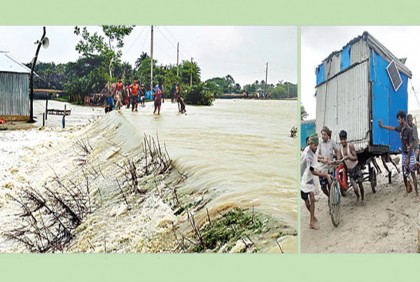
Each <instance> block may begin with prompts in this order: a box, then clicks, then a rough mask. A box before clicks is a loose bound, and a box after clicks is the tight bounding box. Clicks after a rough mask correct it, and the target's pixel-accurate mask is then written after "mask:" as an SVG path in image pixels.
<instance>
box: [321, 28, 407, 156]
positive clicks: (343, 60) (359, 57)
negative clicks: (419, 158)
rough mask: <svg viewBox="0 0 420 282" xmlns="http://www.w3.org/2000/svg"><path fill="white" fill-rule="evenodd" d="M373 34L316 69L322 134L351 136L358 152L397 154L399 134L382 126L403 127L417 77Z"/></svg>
mask: <svg viewBox="0 0 420 282" xmlns="http://www.w3.org/2000/svg"><path fill="white" fill-rule="evenodd" d="M404 63H405V59H398V58H397V57H396V56H395V55H394V54H392V53H391V52H390V51H389V50H388V49H387V48H386V47H385V46H384V45H382V44H381V43H380V42H379V41H378V40H377V39H376V38H374V37H373V36H372V35H371V34H369V33H368V32H364V33H363V35H361V36H358V37H356V38H354V39H353V40H351V41H350V42H348V43H347V44H346V45H345V46H344V47H343V48H342V49H341V50H339V51H335V52H333V53H331V54H330V55H329V56H328V57H327V58H326V59H325V60H324V61H323V62H322V63H321V64H320V65H319V66H318V67H317V68H316V71H315V73H316V103H317V105H316V131H317V132H320V130H321V128H322V126H324V125H326V126H328V127H329V128H330V129H331V130H332V132H333V135H332V138H333V139H335V140H336V141H337V142H338V141H339V138H338V133H339V132H340V130H343V129H344V130H346V131H347V133H348V141H349V142H351V143H353V144H354V145H355V147H356V150H357V151H358V152H369V153H373V154H381V153H385V152H392V153H397V152H398V150H399V148H400V146H401V144H400V140H399V135H398V134H396V133H395V132H390V131H388V130H383V129H381V128H379V125H378V121H379V120H382V122H383V123H384V124H387V125H392V126H398V123H397V119H396V114H397V112H398V111H400V110H404V111H406V112H407V108H408V105H407V103H408V91H407V85H408V79H409V78H411V77H412V74H411V71H410V70H409V69H408V68H407V67H406V66H405V65H404Z"/></svg>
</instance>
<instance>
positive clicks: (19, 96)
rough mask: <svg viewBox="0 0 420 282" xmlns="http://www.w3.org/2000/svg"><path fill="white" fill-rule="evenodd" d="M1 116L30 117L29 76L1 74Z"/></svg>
mask: <svg viewBox="0 0 420 282" xmlns="http://www.w3.org/2000/svg"><path fill="white" fill-rule="evenodd" d="M0 115H29V74H19V73H10V72H7V73H6V72H3V73H2V72H0Z"/></svg>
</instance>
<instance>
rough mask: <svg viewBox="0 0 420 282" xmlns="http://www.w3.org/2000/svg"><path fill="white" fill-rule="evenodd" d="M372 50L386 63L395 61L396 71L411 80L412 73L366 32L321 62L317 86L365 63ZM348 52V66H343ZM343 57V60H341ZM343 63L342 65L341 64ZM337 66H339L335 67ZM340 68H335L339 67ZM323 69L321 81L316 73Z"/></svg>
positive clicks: (318, 68)
mask: <svg viewBox="0 0 420 282" xmlns="http://www.w3.org/2000/svg"><path fill="white" fill-rule="evenodd" d="M371 50H374V51H375V52H376V53H378V54H379V55H381V56H382V58H383V59H385V60H386V61H387V62H388V63H390V62H391V61H392V60H394V61H395V63H396V65H397V67H398V70H399V71H400V72H402V73H404V74H405V75H406V76H407V77H409V78H411V76H412V73H411V71H410V69H408V68H407V67H406V66H405V65H404V64H403V63H402V62H401V61H400V60H399V59H398V58H397V57H396V56H395V55H394V54H392V53H391V51H389V50H388V49H387V48H386V47H385V46H384V45H382V44H381V43H380V42H379V41H378V40H377V39H376V38H375V37H373V36H372V35H371V34H369V33H368V32H364V33H363V35H361V36H358V37H356V38H354V39H353V40H351V41H350V42H349V43H347V44H346V45H345V46H344V47H343V48H342V49H341V50H340V51H334V52H332V53H331V54H330V55H329V56H328V57H327V58H326V59H325V60H324V61H323V62H322V64H320V65H319V66H318V67H317V68H316V73H317V81H316V82H317V85H319V84H321V83H323V82H325V81H326V80H327V79H329V78H331V77H334V75H337V74H338V73H339V72H340V71H344V70H345V69H346V67H350V66H351V65H353V64H356V63H360V62H363V61H365V60H366V59H368V58H369V56H370V53H371V52H370V51H371ZM348 52H350V61H351V63H350V66H345V63H346V57H347V56H348ZM341 57H343V59H342V58H341ZM343 62H344V64H343ZM337 64H339V65H337ZM340 64H341V68H337V66H340ZM321 66H323V68H324V72H325V75H324V79H323V80H321V79H320V78H321V77H320V76H319V75H318V73H319V72H320V68H321Z"/></svg>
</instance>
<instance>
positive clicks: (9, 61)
mask: <svg viewBox="0 0 420 282" xmlns="http://www.w3.org/2000/svg"><path fill="white" fill-rule="evenodd" d="M0 72H14V73H25V74H30V73H31V69H30V68H28V67H27V66H25V65H24V64H22V63H19V62H18V61H17V60H15V59H13V58H12V57H10V56H9V55H8V54H6V53H2V52H0Z"/></svg>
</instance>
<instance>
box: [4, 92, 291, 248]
mask: <svg viewBox="0 0 420 282" xmlns="http://www.w3.org/2000/svg"><path fill="white" fill-rule="evenodd" d="M50 103H51V105H50V106H49V107H50V108H51V107H57V108H64V103H59V102H51V101H50ZM38 104H39V106H38V108H39V111H42V105H43V104H42V102H38ZM36 109H37V108H36ZM67 109H72V116H70V117H68V118H66V129H64V130H63V129H61V125H62V119H61V117H56V116H55V117H54V116H49V117H48V120H47V129H44V130H38V129H34V130H28V131H14V132H2V133H1V134H0V139H1V142H2V144H9V145H10V146H5V147H3V148H2V149H0V150H1V154H2V160H0V166H1V171H2V173H1V175H0V177H1V178H0V185H1V187H0V189H1V193H0V215H1V217H0V218H1V219H0V221H1V222H0V223H1V226H2V228H1V229H2V230H1V233H0V251H1V252H23V251H25V249H24V248H23V247H22V246H21V245H20V244H19V243H17V242H13V241H10V240H8V239H6V238H5V237H4V236H2V235H4V234H5V230H8V228H9V229H10V227H12V226H14V225H15V222H16V216H15V214H16V212H15V209H16V204H12V203H11V202H12V201H11V199H10V196H9V194H11V195H13V193H16V191H17V190H19V189H24V188H25V187H26V186H31V187H40V186H43V185H44V186H45V185H48V183H50V182H51V181H50V180H49V179H51V177H54V176H60V177H63V179H64V178H70V179H73V180H74V182H77V180H80V181H82V179H83V178H84V177H83V176H82V175H81V174H80V168H78V166H77V164H75V160H77V159H78V158H79V155H80V152H79V153H78V152H77V151H75V150H74V144H75V140H79V141H80V140H82V139H84V140H87V142H88V143H89V146H92V148H93V151H92V153H91V154H90V156H89V160H91V163H92V164H95V165H97V166H99V167H100V169H101V174H104V175H105V176H96V177H95V180H96V179H97V180H96V181H97V184H95V182H94V181H93V180H92V184H91V185H92V187H91V189H92V191H91V193H93V194H95V193H96V194H95V195H96V197H98V198H99V196H98V195H100V198H101V201H100V202H101V204H100V205H99V204H98V206H100V207H99V208H97V211H96V212H93V213H92V214H90V215H88V216H87V218H86V219H85V221H84V224H82V226H83V228H79V229H78V230H77V232H78V233H77V234H76V236H75V238H74V239H73V242H72V243H71V244H70V248H69V251H72V252H73V251H74V252H80V251H82V252H101V250H104V249H106V250H107V251H108V252H109V251H113V252H120V251H122V252H154V251H161V249H162V248H163V249H164V251H168V248H169V247H168V246H167V245H165V244H163V245H164V246H163V247H162V246H155V245H156V244H157V245H159V244H160V243H153V244H154V245H153V244H152V243H150V242H149V243H148V244H145V243H143V241H144V240H145V238H150V237H154V236H157V234H159V235H161V234H162V233H164V231H163V229H164V228H166V225H167V223H168V222H171V224H175V223H176V222H178V223H179V222H181V221H182V222H184V224H183V225H182V224H180V226H181V227H180V228H179V230H184V231H185V232H186V230H187V229H188V224H185V221H186V220H185V218H184V219H183V220H181V219H177V218H176V217H175V216H174V215H173V211H171V210H170V209H169V208H168V207H167V206H166V204H165V203H164V202H165V201H161V200H160V199H157V198H154V196H153V195H150V196H148V198H147V199H146V200H145V199H142V201H141V208H140V204H139V208H138V210H136V208H132V209H129V210H128V211H122V210H121V209H123V207H122V204H121V202H122V200H121V197H116V196H115V195H117V192H116V188H115V187H118V186H116V183H115V181H114V182H112V183H111V181H110V180H109V179H111V178H110V177H109V179H108V180H106V178H108V176H109V175H112V176H113V177H114V176H115V178H119V177H122V174H121V172H120V169H119V167H118V162H122V157H121V159H118V156H124V158H126V159H127V158H130V157H135V156H136V155H137V154H138V153H139V152H140V151H141V149H140V148H141V143H142V142H143V141H144V137H145V136H153V137H154V138H155V139H156V140H159V143H160V145H161V146H162V148H165V149H164V150H165V151H167V153H168V155H169V157H170V159H171V160H172V166H173V171H176V172H177V174H179V175H184V176H186V177H185V179H184V181H183V182H182V184H180V187H179V193H180V195H182V194H189V193H191V194H192V195H193V196H192V197H193V198H194V199H197V198H199V201H203V199H205V201H204V202H205V209H204V208H203V209H202V210H201V211H197V213H196V215H195V216H196V218H197V222H198V223H200V221H204V220H205V219H206V218H207V217H209V216H217V215H218V213H219V214H220V211H227V210H229V209H231V208H234V207H240V208H245V209H248V210H250V211H251V210H252V212H253V213H254V212H255V213H259V214H263V215H266V216H269V217H271V218H272V220H273V221H274V222H277V223H274V224H273V225H272V226H269V228H270V229H272V231H271V235H270V236H268V237H267V236H266V237H264V236H260V237H259V240H260V241H261V242H259V241H258V239H254V241H255V240H256V241H255V243H256V244H260V245H261V247H260V248H259V251H260V252H279V249H278V244H276V242H275V240H274V239H275V236H278V235H273V234H279V233H281V232H282V231H281V228H283V227H287V229H288V232H289V234H291V233H293V232H290V230H297V225H298V224H297V172H296V167H297V154H296V152H297V146H298V143H297V138H291V137H289V136H288V135H289V133H290V129H291V127H293V126H296V116H297V102H296V101H266V100H239V99H238V100H234V99H232V100H216V101H214V103H213V106H210V107H204V106H202V107H199V106H187V113H186V114H179V113H178V111H177V105H176V104H173V103H170V101H169V100H166V101H165V103H164V104H162V110H161V114H160V115H159V116H158V115H153V113H152V112H153V105H152V103H146V106H145V107H139V110H138V112H132V111H131V110H129V109H122V110H121V111H119V112H117V111H113V112H111V113H109V114H107V115H104V114H103V109H101V108H91V107H79V106H74V105H69V104H67ZM41 118H42V116H41ZM89 121H90V122H89ZM39 123H40V121H38V124H39ZM117 155H118V156H117ZM79 165H80V164H79ZM98 175H99V173H98ZM101 179H102V180H101ZM49 181H50V182H49ZM155 182H156V180H155ZM46 183H47V184H46ZM51 185H53V184H51ZM95 185H97V187H95ZM157 186H158V187H159V185H157ZM95 189H96V190H99V192H95ZM95 195H92V201H94V197H95ZM200 197H201V198H200ZM116 198H118V201H117V200H116ZM104 199H105V200H104ZM97 201H98V203H99V200H97ZM104 201H105V202H106V203H104ZM156 210H159V212H156ZM154 220H156V222H155V224H154V225H153V224H152V223H153V221H154ZM112 222H113V223H112ZM111 223H112V224H113V225H111ZM111 226H112V227H111ZM139 226H140V227H139ZM157 226H158V227H157ZM276 229H278V230H276ZM99 233H100V235H99ZM295 233H296V232H295ZM295 233H294V234H293V236H285V237H284V238H282V240H281V245H282V248H283V250H284V251H285V252H297V236H296V234H295ZM121 234H125V235H124V236H125V237H124V236H122V237H121ZM168 234H169V233H168ZM163 237H164V238H166V239H165V240H171V239H168V238H169V235H165V236H163ZM175 237H176V235H175ZM105 238H106V239H105ZM106 240H108V241H107V242H105V241H106ZM142 240H143V241H142ZM161 240H162V239H161ZM86 241H89V244H84V243H83V242H86ZM105 244H107V246H106V247H105V246H103V245H105ZM152 245H153V246H152ZM83 248H84V249H83ZM154 248H156V249H154Z"/></svg>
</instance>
